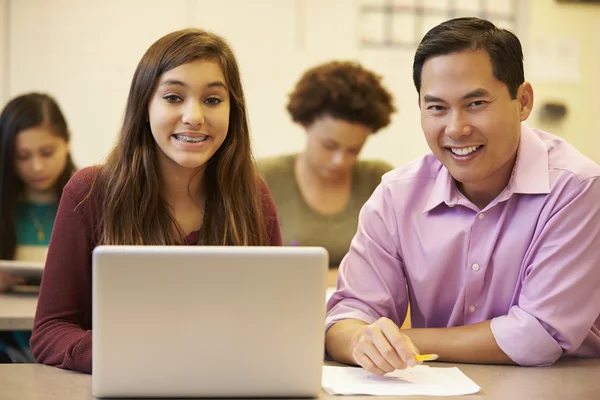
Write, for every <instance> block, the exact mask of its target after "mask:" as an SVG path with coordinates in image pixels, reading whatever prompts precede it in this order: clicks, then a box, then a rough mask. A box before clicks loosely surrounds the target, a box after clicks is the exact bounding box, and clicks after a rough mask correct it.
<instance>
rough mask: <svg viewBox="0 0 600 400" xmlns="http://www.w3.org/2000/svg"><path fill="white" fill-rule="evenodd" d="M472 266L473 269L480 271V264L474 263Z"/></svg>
mask: <svg viewBox="0 0 600 400" xmlns="http://www.w3.org/2000/svg"><path fill="white" fill-rule="evenodd" d="M471 268H473V271H479V264H473V266H471Z"/></svg>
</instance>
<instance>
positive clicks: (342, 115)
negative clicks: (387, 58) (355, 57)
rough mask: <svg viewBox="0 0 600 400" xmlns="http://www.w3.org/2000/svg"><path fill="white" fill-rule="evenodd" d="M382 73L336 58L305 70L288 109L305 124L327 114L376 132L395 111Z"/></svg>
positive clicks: (291, 97)
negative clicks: (336, 59) (382, 78)
mask: <svg viewBox="0 0 600 400" xmlns="http://www.w3.org/2000/svg"><path fill="white" fill-rule="evenodd" d="M393 102H394V101H393V97H392V94H391V93H390V92H389V91H388V90H387V89H386V88H385V87H383V85H382V84H381V76H379V75H377V74H375V73H374V72H371V71H369V70H367V69H365V68H363V67H362V66H361V65H360V64H358V63H355V62H349V61H344V62H342V61H333V62H328V63H325V64H321V65H317V66H316V67H313V68H311V69H309V70H308V71H306V72H305V73H304V75H302V78H300V80H299V81H298V83H296V87H295V88H294V91H293V92H292V93H291V94H290V100H289V102H288V105H287V109H288V111H289V113H290V115H291V117H292V119H293V120H294V121H295V122H297V123H299V124H301V125H304V126H309V125H311V124H312V123H313V122H314V121H315V120H316V119H318V118H320V117H322V116H324V115H328V116H330V117H333V118H336V119H341V120H344V121H348V122H352V123H359V124H363V125H365V126H368V127H369V128H371V129H372V130H373V132H374V133H375V132H377V131H378V130H380V129H381V128H383V127H385V126H387V125H388V124H389V123H390V116H391V114H392V113H393V112H394V111H396V108H395V107H394V104H393Z"/></svg>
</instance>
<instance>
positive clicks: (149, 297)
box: [92, 246, 329, 398]
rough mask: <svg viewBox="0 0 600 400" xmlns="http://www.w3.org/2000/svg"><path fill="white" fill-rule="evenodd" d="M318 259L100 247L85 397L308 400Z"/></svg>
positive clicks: (315, 376) (317, 351)
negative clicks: (89, 380)
mask: <svg viewBox="0 0 600 400" xmlns="http://www.w3.org/2000/svg"><path fill="white" fill-rule="evenodd" d="M328 258H329V257H328V253H327V251H326V250H325V249H324V248H321V247H228V246H99V247H97V248H96V249H95V250H94V252H93V255H92V313H93V318H92V325H93V335H92V338H93V339H92V340H93V345H92V370H93V372H92V392H93V395H94V396H96V397H121V398H123V397H169V398H180V397H316V396H318V394H319V392H320V390H321V371H322V364H323V355H324V340H325V333H324V321H325V301H324V300H325V292H326V288H327V268H328Z"/></svg>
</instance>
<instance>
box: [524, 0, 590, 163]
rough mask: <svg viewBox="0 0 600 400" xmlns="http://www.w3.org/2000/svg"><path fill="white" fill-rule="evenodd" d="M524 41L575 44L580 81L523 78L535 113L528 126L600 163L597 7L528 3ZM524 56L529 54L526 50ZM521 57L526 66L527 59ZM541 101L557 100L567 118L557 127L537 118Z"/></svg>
mask: <svg viewBox="0 0 600 400" xmlns="http://www.w3.org/2000/svg"><path fill="white" fill-rule="evenodd" d="M530 1H531V12H530V17H529V18H530V22H529V29H528V30H529V43H536V41H537V40H539V39H540V38H543V37H558V38H568V39H574V41H575V43H577V44H578V46H579V52H578V53H579V75H580V77H579V81H578V82H568V81H565V82H561V80H560V79H556V80H555V81H554V82H551V81H547V80H540V79H536V77H535V75H533V76H526V78H527V79H529V80H530V81H531V82H532V84H533V87H534V92H535V103H536V105H538V108H534V111H535V112H534V113H533V115H532V116H531V118H530V121H529V124H530V125H531V126H536V127H541V128H543V129H545V130H548V131H550V132H552V133H555V134H557V135H560V136H561V137H564V138H565V139H566V140H568V141H569V142H571V144H573V145H574V146H576V147H577V148H578V149H579V150H580V151H581V152H582V153H584V154H586V155H587V156H588V157H591V158H592V159H594V160H595V161H596V162H600V120H599V118H600V90H599V89H600V35H597V34H596V32H597V31H598V29H600V5H599V4H596V5H592V4H565V3H559V2H557V1H556V0H530ZM529 50H530V51H529V54H531V53H534V52H533V51H532V50H531V49H529ZM529 54H526V65H527V56H528V55H529ZM545 101H560V102H563V103H564V104H566V105H567V107H568V114H567V116H566V118H565V120H564V121H561V122H559V123H550V124H549V123H544V122H543V121H541V120H540V118H539V114H538V112H537V111H539V106H540V105H541V104H542V103H543V102H545Z"/></svg>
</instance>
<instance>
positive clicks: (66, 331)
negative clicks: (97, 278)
mask: <svg viewBox="0 0 600 400" xmlns="http://www.w3.org/2000/svg"><path fill="white" fill-rule="evenodd" d="M78 203H79V202H78V201H77V200H76V197H75V196H74V194H73V192H72V191H71V190H70V185H69V184H67V187H65V189H64V191H63V195H62V197H61V201H60V205H59V208H58V213H57V215H56V221H55V223H54V229H53V231H52V237H51V240H50V247H49V249H48V256H47V258H46V266H45V268H44V274H43V277H42V284H41V287H40V295H39V299H38V305H37V312H36V316H35V321H34V326H33V332H32V337H31V341H30V343H31V351H32V353H33V355H34V356H35V358H36V360H37V362H39V363H43V364H48V365H54V366H57V367H60V368H65V369H73V370H78V371H82V372H87V373H91V372H92V331H91V293H92V288H91V251H92V247H91V242H92V238H91V236H92V235H91V228H90V227H89V226H88V224H87V223H86V218H85V216H83V215H82V214H83V209H85V208H86V207H85V206H83V204H82V206H81V207H78Z"/></svg>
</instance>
